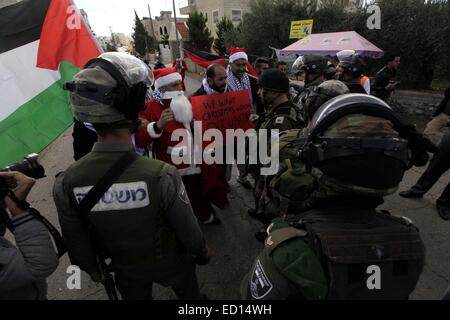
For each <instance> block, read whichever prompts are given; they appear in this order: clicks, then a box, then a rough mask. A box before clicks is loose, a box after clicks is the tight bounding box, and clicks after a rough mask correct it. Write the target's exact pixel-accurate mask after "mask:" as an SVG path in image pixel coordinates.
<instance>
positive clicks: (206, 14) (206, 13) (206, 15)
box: [205, 12, 208, 21]
mask: <svg viewBox="0 0 450 320" xmlns="http://www.w3.org/2000/svg"><path fill="white" fill-rule="evenodd" d="M205 17H206V21H208V12H205Z"/></svg>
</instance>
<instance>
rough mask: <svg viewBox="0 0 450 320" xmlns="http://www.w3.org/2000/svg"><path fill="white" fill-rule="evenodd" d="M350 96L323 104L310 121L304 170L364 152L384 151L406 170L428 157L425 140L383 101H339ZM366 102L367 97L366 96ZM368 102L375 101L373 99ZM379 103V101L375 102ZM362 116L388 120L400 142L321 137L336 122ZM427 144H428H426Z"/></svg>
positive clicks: (305, 146) (394, 140) (302, 155)
mask: <svg viewBox="0 0 450 320" xmlns="http://www.w3.org/2000/svg"><path fill="white" fill-rule="evenodd" d="M349 96H350V95H344V96H339V97H336V98H334V99H332V100H330V101H329V102H328V103H326V104H325V105H323V106H322V107H321V109H320V110H319V111H317V114H319V115H317V114H316V115H315V119H314V120H313V121H312V122H314V123H315V125H313V127H312V128H311V129H310V132H308V134H307V138H306V141H305V143H304V145H303V147H302V148H301V152H300V155H301V159H302V160H303V161H304V162H305V164H306V169H307V171H309V172H310V171H311V170H312V167H313V166H314V165H315V164H316V163H317V162H319V161H325V160H329V159H332V158H336V157H344V156H352V155H360V154H362V153H364V150H366V149H378V150H384V154H385V155H387V156H390V157H392V158H396V159H398V160H400V161H402V162H403V163H404V164H405V167H406V168H410V167H411V166H412V165H418V164H421V163H423V160H424V158H423V157H428V155H427V151H431V150H432V149H433V148H432V147H430V145H427V143H426V142H427V141H425V140H427V139H426V138H424V137H423V136H421V135H419V134H418V132H417V131H414V130H413V129H411V127H410V126H408V125H405V124H404V123H403V121H402V120H401V119H400V118H399V117H398V116H397V114H396V113H395V112H394V111H393V110H392V109H391V108H390V107H389V106H388V105H387V104H385V103H384V102H382V101H381V100H380V102H382V103H380V102H378V101H377V102H374V101H367V100H366V101H364V99H363V96H364V95H359V94H353V95H351V96H353V97H355V98H357V97H358V96H359V97H360V98H361V99H359V98H358V100H360V101H357V100H356V101H355V102H354V103H347V104H341V103H339V101H343V99H349ZM365 99H367V97H365ZM370 99H372V100H373V99H377V98H372V97H370ZM377 100H378V99H377ZM333 104H334V105H335V106H336V107H334V108H329V109H330V110H331V111H329V112H328V113H326V114H325V115H321V113H322V112H320V111H321V110H322V111H324V110H326V108H327V107H330V106H332V105H333ZM351 114H365V115H369V116H375V117H380V118H384V119H387V120H389V121H391V122H392V123H393V125H394V129H395V130H396V131H397V132H398V133H399V135H400V137H401V138H400V139H375V138H365V137H346V138H324V137H320V135H321V134H322V133H323V132H324V131H325V130H326V129H327V128H329V127H330V126H331V125H332V124H334V123H335V122H336V121H337V120H339V119H341V118H343V117H344V116H346V115H351ZM428 142H429V141H428Z"/></svg>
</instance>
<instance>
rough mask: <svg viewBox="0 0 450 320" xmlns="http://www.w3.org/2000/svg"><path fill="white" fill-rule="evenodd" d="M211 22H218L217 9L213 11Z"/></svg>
mask: <svg viewBox="0 0 450 320" xmlns="http://www.w3.org/2000/svg"><path fill="white" fill-rule="evenodd" d="M212 14H213V23H214V24H217V23H219V10H216V11H213V13H212Z"/></svg>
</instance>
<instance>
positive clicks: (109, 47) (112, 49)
mask: <svg viewBox="0 0 450 320" xmlns="http://www.w3.org/2000/svg"><path fill="white" fill-rule="evenodd" d="M105 49H106V50H105V51H106V52H116V51H117V46H116V45H115V43H114V42H113V41H112V40H111V41H108V42H107V43H106V48H105Z"/></svg>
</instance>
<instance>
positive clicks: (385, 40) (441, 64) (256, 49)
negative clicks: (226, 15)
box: [231, 0, 450, 89]
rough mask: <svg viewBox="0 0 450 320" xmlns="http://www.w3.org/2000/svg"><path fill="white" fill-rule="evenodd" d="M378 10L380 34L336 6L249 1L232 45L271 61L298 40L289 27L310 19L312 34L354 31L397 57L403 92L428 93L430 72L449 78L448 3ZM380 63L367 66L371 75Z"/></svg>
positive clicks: (399, 1)
mask: <svg viewBox="0 0 450 320" xmlns="http://www.w3.org/2000/svg"><path fill="white" fill-rule="evenodd" d="M376 4H377V5H378V6H379V7H380V9H381V29H380V30H369V29H368V28H367V19H368V18H369V17H370V14H369V13H367V12H366V8H359V9H357V10H355V11H352V12H347V11H345V10H344V8H342V7H341V6H340V5H339V4H338V2H336V1H332V0H325V1H322V5H321V6H320V7H319V10H315V8H316V5H317V2H316V1H315V0H309V1H298V0H253V1H252V2H251V4H250V6H251V10H250V11H251V13H249V14H245V15H244V19H243V23H242V26H241V29H240V31H235V32H234V33H231V35H232V37H233V40H234V41H235V44H236V45H238V46H242V47H245V48H246V49H247V50H248V52H249V53H251V54H252V55H258V56H270V55H271V53H272V50H271V49H270V48H269V46H270V47H275V48H280V49H281V48H284V47H286V46H288V45H290V44H292V43H294V42H296V41H297V40H295V39H289V31H290V26H291V21H294V20H304V19H314V26H313V33H324V32H340V31H351V30H353V31H356V32H358V33H359V34H360V35H362V36H363V37H365V38H366V39H368V40H369V41H371V42H372V43H374V44H375V45H377V46H378V47H380V48H382V49H383V50H384V51H385V53H386V55H389V54H390V53H394V52H398V53H400V54H401V55H402V65H401V67H400V74H401V80H402V87H403V88H414V89H424V88H428V87H429V86H430V84H431V81H432V79H433V77H434V74H435V72H437V73H438V74H439V75H440V76H446V77H448V76H449V75H448V74H449V72H448V70H449V59H448V57H449V56H450V9H449V8H450V2H449V1H448V0H428V1H424V0H377V1H376ZM383 64H384V59H380V60H376V61H375V60H372V59H370V60H368V65H369V68H370V71H371V73H370V75H373V74H374V73H375V72H376V71H378V70H379V69H380V68H381V67H382V66H383Z"/></svg>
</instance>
